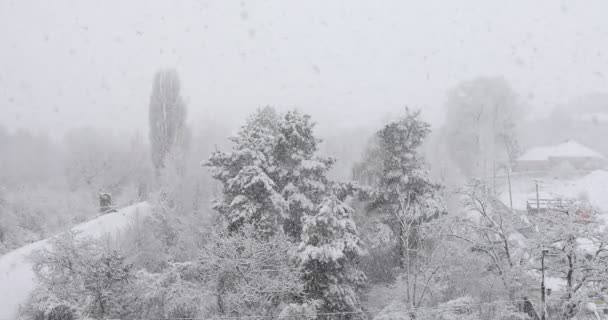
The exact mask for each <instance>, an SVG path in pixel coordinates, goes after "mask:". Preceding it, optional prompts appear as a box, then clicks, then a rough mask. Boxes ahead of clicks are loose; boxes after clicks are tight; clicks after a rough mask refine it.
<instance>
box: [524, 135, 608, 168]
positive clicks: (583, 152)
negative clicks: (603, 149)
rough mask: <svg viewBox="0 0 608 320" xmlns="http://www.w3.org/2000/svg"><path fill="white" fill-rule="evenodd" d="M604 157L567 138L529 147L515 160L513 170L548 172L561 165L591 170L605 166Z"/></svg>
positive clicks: (605, 160)
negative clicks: (551, 143) (541, 145)
mask: <svg viewBox="0 0 608 320" xmlns="http://www.w3.org/2000/svg"><path fill="white" fill-rule="evenodd" d="M607 163H608V161H607V159H606V157H604V156H603V155H602V154H600V153H599V152H597V151H595V150H593V149H591V148H589V147H586V146H584V145H583V144H581V143H579V142H577V141H574V140H568V141H566V142H563V143H560V144H557V145H553V146H545V147H536V148H531V149H529V150H528V151H526V152H525V153H524V154H523V155H522V156H521V157H519V158H517V160H516V161H515V166H514V168H513V170H514V171H519V172H549V171H551V170H553V169H555V168H558V167H560V166H563V165H567V166H571V167H572V168H573V169H575V170H577V171H593V170H598V169H602V168H605V167H606V164H607Z"/></svg>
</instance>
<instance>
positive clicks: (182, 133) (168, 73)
mask: <svg viewBox="0 0 608 320" xmlns="http://www.w3.org/2000/svg"><path fill="white" fill-rule="evenodd" d="M180 89H181V86H180V82H179V77H178V75H177V71H175V70H173V69H169V70H161V71H158V72H157V73H156V75H155V76H154V83H153V86H152V94H151V96H150V110H149V115H148V116H149V123H150V146H151V155H152V163H153V164H154V166H155V168H156V169H157V170H159V169H161V168H162V167H163V165H164V161H165V156H166V155H167V153H169V152H170V151H171V150H172V149H173V148H179V147H183V146H185V144H186V143H187V139H188V137H189V136H188V134H189V133H188V130H187V127H186V104H185V102H184V100H183V98H182V97H181V95H180Z"/></svg>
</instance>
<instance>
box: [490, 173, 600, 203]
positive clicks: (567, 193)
mask: <svg viewBox="0 0 608 320" xmlns="http://www.w3.org/2000/svg"><path fill="white" fill-rule="evenodd" d="M534 179H535V178H525V177H519V178H514V181H513V187H512V191H513V208H514V209H518V210H525V209H526V201H527V200H531V199H536V189H535V182H534ZM538 180H540V182H539V194H540V198H544V199H556V198H564V199H572V198H575V199H586V200H588V201H589V203H590V204H591V205H593V206H595V207H596V208H598V209H599V210H600V211H602V212H603V213H608V171H605V170H597V171H593V172H591V173H589V174H587V175H586V176H583V177H580V178H576V179H556V178H543V179H538ZM500 199H501V200H502V201H503V202H504V203H506V204H508V203H509V193H508V192H507V191H506V190H504V191H503V192H502V193H501V195H500Z"/></svg>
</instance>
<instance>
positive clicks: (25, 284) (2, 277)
mask: <svg viewBox="0 0 608 320" xmlns="http://www.w3.org/2000/svg"><path fill="white" fill-rule="evenodd" d="M148 214H150V206H149V205H148V204H147V203H145V202H143V203H139V204H136V205H133V206H130V207H126V208H123V209H121V210H120V211H118V212H113V213H108V214H105V215H102V216H99V217H97V218H95V219H92V220H90V221H87V222H85V223H82V224H80V225H77V226H76V227H74V228H72V230H74V231H79V232H80V236H84V237H95V238H98V237H101V236H105V235H109V236H116V235H117V234H118V233H120V231H121V230H123V229H125V228H126V227H128V226H129V225H130V224H131V223H133V222H134V221H135V220H136V219H139V218H142V217H144V216H146V215H148ZM47 245H48V239H47V240H42V241H38V242H35V243H32V244H29V245H27V246H24V247H21V248H19V249H17V250H14V251H11V252H9V253H7V254H5V255H3V256H1V257H0V319H13V318H15V316H16V313H17V310H18V308H19V305H20V304H22V303H24V302H25V301H26V300H27V298H28V296H29V294H30V293H31V291H32V289H33V288H34V273H33V271H32V265H31V263H30V262H28V261H27V256H28V255H30V254H31V253H32V252H34V251H36V250H38V249H42V248H45V247H46V246H47Z"/></svg>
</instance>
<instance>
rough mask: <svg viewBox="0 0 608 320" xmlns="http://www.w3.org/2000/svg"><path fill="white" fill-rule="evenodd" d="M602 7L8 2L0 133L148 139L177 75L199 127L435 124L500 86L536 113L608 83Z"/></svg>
mask: <svg viewBox="0 0 608 320" xmlns="http://www.w3.org/2000/svg"><path fill="white" fill-rule="evenodd" d="M606 13H608V1H605V0H597V1H562V2H560V1H555V0H546V1H529V0H521V1H512V0H511V1H488V0H479V1H422V0H419V1H403V0H398V1H387V0H385V1H283V0H277V1H224V0H221V1H220V0H217V1H201V0H190V1H186V0H175V1H168V0H165V1H152V0H141V1H124V0H121V1H118V0H116V1H114V0H113V1H109V0H104V1H83V0H74V1H63V0H62V1H52V0H39V1H31V0H15V1H8V0H0V39H1V40H2V41H1V42H0V124H1V125H3V126H5V127H8V128H9V129H15V128H20V127H25V128H30V129H40V130H43V131H47V132H49V133H51V134H52V135H55V136H58V135H61V134H63V132H65V130H66V129H68V128H70V127H74V126H82V125H91V126H95V127H100V128H109V129H112V130H117V131H121V130H129V131H139V132H141V133H146V132H147V108H148V100H149V95H150V89H151V85H152V78H153V74H154V72H155V71H156V70H157V69H158V68H161V67H175V68H176V69H177V70H178V72H179V74H180V77H181V80H182V84H183V96H184V97H185V99H186V101H187V103H188V106H189V113H190V116H189V122H190V123H192V124H193V125H195V126H196V123H197V121H201V119H207V120H208V121H213V120H220V119H223V120H226V121H230V122H235V121H240V120H241V119H243V118H244V117H245V115H246V114H247V113H249V112H251V111H252V110H254V109H255V108H257V107H260V106H264V105H274V106H278V107H297V108H299V109H301V110H303V111H306V112H309V113H311V114H313V116H314V117H315V118H316V119H317V122H319V123H320V125H321V126H325V127H333V126H344V125H348V124H360V123H365V122H370V121H375V120H378V119H381V118H382V117H383V116H385V115H386V114H387V113H396V112H398V111H400V110H402V108H403V107H404V106H405V105H408V106H411V107H419V108H422V109H423V110H424V114H425V117H427V119H429V120H430V121H432V122H433V123H440V122H441V119H442V115H443V112H442V107H443V103H444V100H445V95H446V91H447V90H448V89H449V88H450V87H452V86H454V85H456V84H457V83H458V82H459V81H462V80H467V79H470V78H474V77H477V76H494V75H502V76H504V77H505V78H506V79H507V80H508V81H509V82H510V83H511V84H512V86H513V88H514V89H515V90H516V91H517V92H518V93H519V94H520V95H521V96H522V98H523V99H525V101H526V102H527V103H528V105H529V106H530V107H531V108H534V109H536V110H540V111H543V110H548V109H549V108H550V107H552V106H554V105H555V104H556V103H559V102H563V101H566V100H568V99H570V98H573V97H575V96H578V95H582V94H585V93H588V92H597V91H606V89H607V88H608V86H607V85H608V79H607V77H608V50H607V49H608V19H606Z"/></svg>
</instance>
